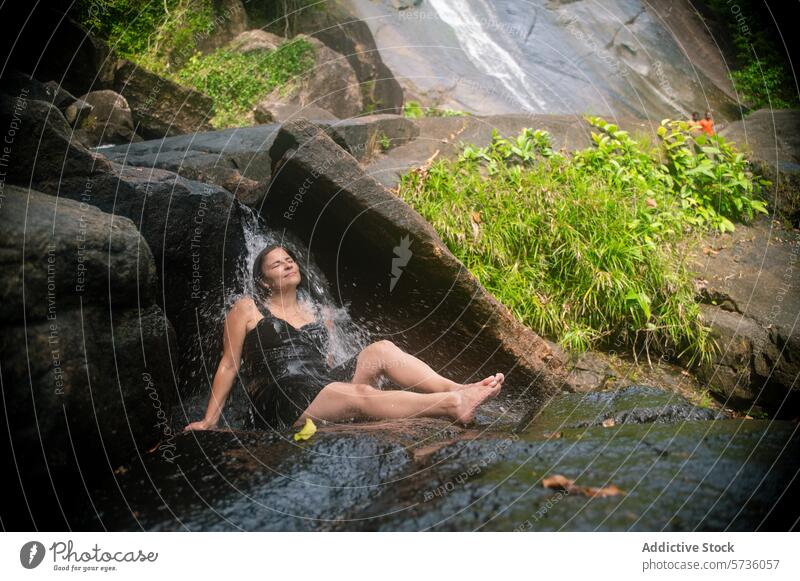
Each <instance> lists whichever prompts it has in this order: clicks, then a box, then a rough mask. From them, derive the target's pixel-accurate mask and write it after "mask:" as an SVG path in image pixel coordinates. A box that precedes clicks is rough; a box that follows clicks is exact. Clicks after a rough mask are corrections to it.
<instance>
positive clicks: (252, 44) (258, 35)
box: [228, 29, 286, 53]
mask: <svg viewBox="0 0 800 581" xmlns="http://www.w3.org/2000/svg"><path fill="white" fill-rule="evenodd" d="M284 42H286V39H285V38H283V37H282V36H278V35H277V34H272V33H271V32H267V31H266V30H261V29H255V30H245V31H244V32H242V33H240V34H238V35H237V36H236V37H235V38H234V39H233V40H231V41H230V42H229V43H228V48H229V49H231V50H235V51H237V52H242V53H248V52H252V51H255V50H275V49H276V48H278V47H279V46H280V45H281V44H283V43H284Z"/></svg>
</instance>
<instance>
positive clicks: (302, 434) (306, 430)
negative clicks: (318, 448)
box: [294, 418, 317, 442]
mask: <svg viewBox="0 0 800 581" xmlns="http://www.w3.org/2000/svg"><path fill="white" fill-rule="evenodd" d="M315 433H317V426H316V425H314V422H312V421H311V418H306V425H304V426H303V427H302V428H301V429H300V431H299V432H297V433H296V434H295V435H294V441H295V442H299V441H300V440H308V439H309V438H310V437H311V436H313V435H314V434H315Z"/></svg>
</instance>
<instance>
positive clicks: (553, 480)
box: [542, 474, 575, 490]
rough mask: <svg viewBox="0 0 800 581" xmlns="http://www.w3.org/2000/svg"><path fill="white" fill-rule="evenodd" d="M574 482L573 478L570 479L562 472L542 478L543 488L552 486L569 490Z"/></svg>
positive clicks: (556, 488)
mask: <svg viewBox="0 0 800 581" xmlns="http://www.w3.org/2000/svg"><path fill="white" fill-rule="evenodd" d="M574 484H575V483H574V481H573V480H570V479H569V478H567V477H566V476H563V475H562V474H553V475H552V476H548V477H547V478H543V479H542V486H544V487H545V488H553V489H555V490H569V488H570V487H571V486H574Z"/></svg>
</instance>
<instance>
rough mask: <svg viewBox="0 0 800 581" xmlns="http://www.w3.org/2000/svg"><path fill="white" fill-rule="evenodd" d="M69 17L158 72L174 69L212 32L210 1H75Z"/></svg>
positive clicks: (129, 57)
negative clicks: (179, 59)
mask: <svg viewBox="0 0 800 581" xmlns="http://www.w3.org/2000/svg"><path fill="white" fill-rule="evenodd" d="M72 15H73V17H75V18H76V19H77V20H78V21H79V22H81V23H82V24H83V25H84V26H86V27H87V28H89V29H90V31H91V32H92V33H93V34H96V35H97V36H99V37H101V38H103V39H105V40H107V41H108V42H109V43H110V44H111V46H112V48H113V49H114V50H115V51H116V52H117V53H119V54H120V55H122V56H124V57H126V58H128V59H130V60H132V61H134V62H136V63H137V64H139V65H141V66H144V67H146V68H148V69H150V70H152V71H154V72H156V73H159V74H164V73H167V72H169V71H170V70H171V69H174V68H175V60H176V53H178V52H180V53H181V54H185V55H186V56H188V55H190V54H192V53H193V52H194V48H195V46H196V43H197V39H198V38H201V37H204V36H207V35H208V34H210V32H211V31H212V30H213V26H214V9H213V3H212V2H211V0H162V1H158V2H137V1H136V0H76V2H75V5H74V6H73V8H72Z"/></svg>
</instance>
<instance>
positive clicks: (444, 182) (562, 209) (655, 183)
mask: <svg viewBox="0 0 800 581" xmlns="http://www.w3.org/2000/svg"><path fill="white" fill-rule="evenodd" d="M590 122H591V123H592V124H593V125H594V126H595V127H596V128H597V129H599V130H600V131H599V132H598V133H595V134H594V135H593V139H594V146H593V147H590V148H587V149H585V150H582V151H578V152H576V153H574V154H573V155H568V154H565V153H561V152H557V151H555V150H554V149H553V147H552V145H551V143H550V139H549V135H548V133H547V132H545V131H540V130H537V131H534V130H531V129H526V130H524V131H523V132H522V134H521V135H520V136H519V137H517V138H514V139H505V138H502V137H500V136H499V135H498V134H497V133H496V132H495V134H494V136H493V139H492V142H491V144H490V145H488V146H487V147H484V148H478V147H472V146H468V147H465V148H464V150H463V153H462V155H461V156H460V158H459V159H458V160H456V161H448V160H441V161H438V162H436V163H433V164H432V165H431V166H430V167H429V168H424V169H420V170H417V171H414V172H411V173H409V174H407V175H405V176H404V177H403V178H402V180H401V184H400V187H399V190H398V191H399V194H400V195H401V196H402V197H403V198H404V199H405V200H406V201H407V202H409V203H410V204H411V205H412V206H413V207H414V208H415V209H417V211H419V212H420V213H421V214H422V215H423V216H424V217H425V218H426V219H427V220H428V221H430V222H431V224H432V225H433V226H434V228H435V229H436V230H437V232H438V233H439V235H440V236H441V237H442V239H443V240H444V242H445V243H446V244H447V245H448V247H449V248H450V250H451V251H452V252H453V253H454V254H455V255H456V256H457V257H458V258H459V259H460V260H461V261H462V262H464V264H465V265H466V266H467V268H469V269H470V271H471V272H472V273H473V274H475V276H476V277H477V278H478V279H479V280H480V281H481V283H482V284H483V285H484V286H485V287H486V288H487V289H488V290H489V291H490V292H492V293H493V294H494V295H495V296H496V297H497V298H498V299H499V300H500V301H501V302H503V303H504V304H505V305H506V306H507V307H508V308H509V309H510V310H511V311H512V312H513V313H514V314H515V315H516V316H517V317H518V318H519V319H520V320H521V321H522V322H524V323H525V324H527V325H529V326H531V327H532V328H534V329H536V330H537V331H539V332H541V333H544V334H546V335H550V336H553V337H555V338H557V339H558V340H559V341H560V343H561V344H562V345H563V346H564V347H566V348H568V349H572V350H578V351H580V350H584V349H587V348H589V347H590V346H593V345H595V344H597V343H598V342H606V343H608V342H613V341H619V342H620V344H626V345H634V346H636V347H637V348H644V349H645V350H646V351H647V352H648V353H649V351H650V350H651V349H653V348H655V349H657V350H659V351H661V352H664V353H673V354H675V355H687V356H688V358H689V359H690V361H697V360H705V361H708V360H709V358H710V355H711V353H712V351H713V349H714V345H713V342H712V341H711V339H710V337H709V334H708V329H707V328H706V327H705V326H704V325H703V324H702V322H701V320H700V317H699V307H698V305H697V303H696V302H695V292H694V287H693V281H692V275H691V272H690V271H689V269H688V266H687V264H686V263H685V260H686V257H687V255H688V252H687V248H688V247H689V246H690V245H691V244H692V243H693V242H694V238H693V236H692V232H696V231H699V230H700V229H701V228H705V227H707V226H714V227H720V228H727V223H726V222H724V221H722V220H716V219H714V218H713V217H710V216H711V215H710V214H709V213H708V209H709V208H711V209H712V210H713V211H714V213H715V215H716V216H723V217H727V218H730V219H740V218H747V217H748V216H751V215H752V212H758V211H761V207H762V206H761V205H760V203H759V202H758V200H756V199H755V197H754V189H755V187H756V186H755V185H754V184H753V183H752V178H751V176H750V175H749V174H748V173H747V172H746V171H745V170H744V169H743V166H742V165H740V164H743V163H744V162H743V160H742V159H740V158H739V154H738V153H736V152H735V150H734V149H733V147H732V146H731V145H730V144H727V143H725V142H724V141H723V140H722V139H721V138H713V139H710V140H708V139H706V138H698V139H697V140H694V139H692V136H691V135H690V133H689V131H690V130H689V128H688V125H686V124H680V123H676V122H672V121H669V120H665V121H664V122H663V123H662V125H661V128H660V129H659V136H660V143H659V146H658V147H653V146H650V145H649V144H647V143H646V141H645V140H641V139H639V140H637V139H633V138H632V137H630V136H629V135H628V134H627V132H624V131H622V130H620V129H619V128H618V127H616V126H614V125H612V124H609V123H606V122H605V121H603V120H602V119H598V118H590ZM712 141H713V144H712ZM740 174H741V175H740ZM696 188H700V190H702V191H698V190H697V189H696ZM718 198H724V200H725V203H724V204H719V202H718ZM737 200H738V202H737Z"/></svg>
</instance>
